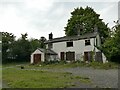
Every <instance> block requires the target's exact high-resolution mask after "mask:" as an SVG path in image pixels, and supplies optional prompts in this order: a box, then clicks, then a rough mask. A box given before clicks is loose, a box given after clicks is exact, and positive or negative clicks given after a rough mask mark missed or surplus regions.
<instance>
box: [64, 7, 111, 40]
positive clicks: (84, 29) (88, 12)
mask: <svg viewBox="0 0 120 90" xmlns="http://www.w3.org/2000/svg"><path fill="white" fill-rule="evenodd" d="M71 15H72V16H71V18H70V19H69V20H68V23H67V26H66V27H65V34H66V35H67V36H72V35H78V34H79V33H80V34H81V35H83V34H85V33H90V32H94V28H95V27H97V28H98V30H99V33H100V36H101V37H103V38H102V41H104V39H105V38H107V37H108V36H109V32H108V31H109V29H108V27H107V24H106V25H105V23H104V22H103V21H102V19H100V18H99V17H100V15H99V14H97V13H96V12H95V11H94V10H93V9H92V8H90V7H88V6H87V7H86V8H82V7H80V8H76V9H74V11H73V12H71Z"/></svg>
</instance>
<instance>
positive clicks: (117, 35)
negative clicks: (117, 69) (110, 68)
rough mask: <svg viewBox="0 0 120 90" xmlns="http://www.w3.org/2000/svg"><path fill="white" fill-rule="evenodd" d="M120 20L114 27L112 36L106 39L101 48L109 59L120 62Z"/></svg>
mask: <svg viewBox="0 0 120 90" xmlns="http://www.w3.org/2000/svg"><path fill="white" fill-rule="evenodd" d="M118 22H119V21H117V22H116V25H115V26H114V27H113V29H112V33H111V37H108V38H107V39H106V41H105V43H104V44H103V45H102V47H101V50H102V51H103V52H104V53H105V55H106V57H107V59H108V60H109V61H112V62H118V63H120V24H119V23H118Z"/></svg>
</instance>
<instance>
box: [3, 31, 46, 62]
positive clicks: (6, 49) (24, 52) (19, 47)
mask: <svg viewBox="0 0 120 90" xmlns="http://www.w3.org/2000/svg"><path fill="white" fill-rule="evenodd" d="M27 36H28V34H27V33H25V34H21V37H20V38H19V39H18V40H15V36H14V34H12V33H8V32H2V61H3V63H10V62H25V61H29V60H30V55H31V53H32V52H33V51H34V50H36V49H37V48H45V44H44V42H45V41H46V38H45V37H41V38H40V40H38V39H31V40H29V39H28V38H27Z"/></svg>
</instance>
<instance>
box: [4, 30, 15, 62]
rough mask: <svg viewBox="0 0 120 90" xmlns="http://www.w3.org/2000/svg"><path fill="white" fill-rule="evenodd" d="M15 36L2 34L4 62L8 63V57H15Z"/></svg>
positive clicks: (6, 33)
mask: <svg viewBox="0 0 120 90" xmlns="http://www.w3.org/2000/svg"><path fill="white" fill-rule="evenodd" d="M14 42H15V36H14V34H12V33H8V32H2V60H3V62H6V61H7V59H8V57H13V56H12V53H13V44H14Z"/></svg>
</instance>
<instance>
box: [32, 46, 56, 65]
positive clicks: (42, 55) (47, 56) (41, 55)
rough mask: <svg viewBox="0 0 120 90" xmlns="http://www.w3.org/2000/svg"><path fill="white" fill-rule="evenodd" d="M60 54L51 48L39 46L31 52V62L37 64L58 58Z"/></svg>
mask: <svg viewBox="0 0 120 90" xmlns="http://www.w3.org/2000/svg"><path fill="white" fill-rule="evenodd" d="M57 58H58V55H57V53H55V52H54V51H52V50H50V49H43V48H38V49H36V50H35V51H34V52H33V53H32V54H31V61H30V62H31V64H33V63H34V64H37V63H40V62H44V61H50V60H52V61H53V60H57Z"/></svg>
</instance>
